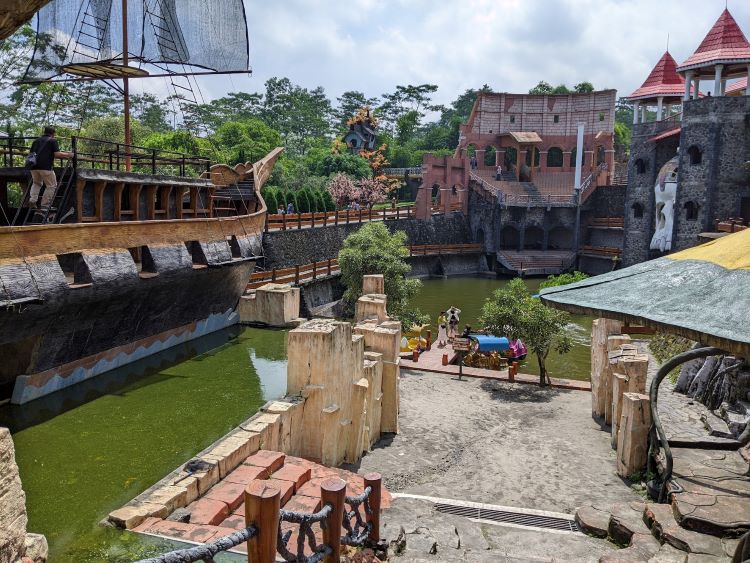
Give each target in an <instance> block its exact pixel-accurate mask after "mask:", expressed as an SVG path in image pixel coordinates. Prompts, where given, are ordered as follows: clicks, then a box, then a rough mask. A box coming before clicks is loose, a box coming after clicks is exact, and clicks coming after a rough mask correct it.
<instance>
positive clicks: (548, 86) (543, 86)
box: [529, 80, 554, 94]
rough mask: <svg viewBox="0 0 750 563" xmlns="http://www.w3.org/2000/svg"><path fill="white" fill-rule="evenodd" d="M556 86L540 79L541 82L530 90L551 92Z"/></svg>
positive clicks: (531, 91)
mask: <svg viewBox="0 0 750 563" xmlns="http://www.w3.org/2000/svg"><path fill="white" fill-rule="evenodd" d="M552 92H554V88H553V87H552V85H551V84H550V83H549V82H545V81H544V80H540V81H539V83H538V84H537V85H536V86H534V87H533V88H532V89H530V90H529V94H551V93H552Z"/></svg>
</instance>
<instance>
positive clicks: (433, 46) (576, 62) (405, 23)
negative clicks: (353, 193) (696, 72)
mask: <svg viewBox="0 0 750 563" xmlns="http://www.w3.org/2000/svg"><path fill="white" fill-rule="evenodd" d="M213 1H218V0H213ZM244 1H245V9H246V13H247V19H248V26H249V36H250V60H251V66H252V68H253V75H252V76H251V77H246V76H244V75H236V76H232V77H231V78H230V77H211V78H201V79H199V82H200V86H201V90H202V91H203V94H204V97H206V98H214V97H218V96H221V95H223V94H225V93H227V92H230V91H238V90H241V91H263V84H264V82H265V80H266V79H268V78H270V77H272V76H287V77H289V78H290V79H291V80H292V81H293V82H295V83H297V84H301V85H303V86H305V87H309V88H312V87H315V86H318V85H320V86H323V87H324V88H325V90H326V93H327V94H328V95H329V97H331V98H332V99H335V97H336V96H338V95H340V94H341V93H342V92H344V91H345V90H361V91H363V92H365V94H367V95H368V96H379V95H380V94H382V93H384V92H390V91H392V90H393V89H394V88H395V86H396V85H397V84H409V83H411V84H420V83H425V82H430V83H434V84H437V85H438V86H439V90H438V92H437V94H436V96H435V101H436V102H439V103H448V102H450V101H451V100H453V99H455V98H456V97H457V95H458V94H459V93H461V92H463V91H464V90H465V89H466V88H470V87H480V86H481V85H482V84H484V83H487V84H489V85H490V86H491V87H492V88H493V89H495V90H496V91H507V92H526V91H527V90H528V89H529V88H531V87H532V86H534V85H535V84H536V83H537V82H538V81H539V80H542V79H544V80H547V81H548V82H550V83H552V84H559V83H566V84H568V85H569V86H572V85H573V84H575V83H577V82H580V81H583V80H589V81H590V82H592V83H593V84H594V86H596V87H597V88H616V89H617V90H618V91H619V93H620V95H627V94H629V93H630V92H632V91H633V90H634V89H636V88H637V87H638V86H640V84H641V83H642V82H643V80H644V79H645V78H646V76H647V75H648V72H649V71H650V70H651V68H652V67H653V65H654V64H655V63H656V62H657V61H658V59H659V58H660V57H661V55H662V54H663V52H664V50H665V48H666V44H667V35H668V34H669V36H670V39H669V47H670V51H671V53H672V54H673V56H674V57H675V58H676V59H677V62H678V63H679V62H681V61H683V60H684V59H686V58H687V57H688V56H689V55H690V54H692V52H693V51H694V50H695V48H696V47H697V46H698V44H699V43H700V41H701V40H702V39H703V37H704V35H705V34H706V33H707V31H708V30H709V29H710V27H711V26H712V25H713V23H714V22H715V21H716V19H717V18H718V17H719V15H720V14H721V12H722V10H723V9H724V4H725V0H461V1H457V0H430V1H428V0H379V1H377V0H347V1H341V0H338V1H334V0H277V1H276V2H269V1H268V0H244ZM729 9H730V10H731V12H732V13H733V15H734V16H735V18H736V19H737V21H738V23H739V24H740V27H742V29H743V31H744V32H745V35H747V36H750V2H748V1H747V0H729ZM710 86H711V85H710V84H709V83H704V88H705V89H706V90H710Z"/></svg>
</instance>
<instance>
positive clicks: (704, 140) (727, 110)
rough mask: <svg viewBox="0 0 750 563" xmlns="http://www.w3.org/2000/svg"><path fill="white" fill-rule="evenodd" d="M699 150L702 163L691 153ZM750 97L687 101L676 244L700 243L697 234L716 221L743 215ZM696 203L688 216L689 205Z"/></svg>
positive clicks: (749, 189)
mask: <svg viewBox="0 0 750 563" xmlns="http://www.w3.org/2000/svg"><path fill="white" fill-rule="evenodd" d="M695 149H697V150H698V151H700V153H701V157H700V162H699V163H693V162H691V154H690V152H694V151H695ZM749 160H750V97H748V96H738V97H717V98H704V99H702V100H693V101H689V102H687V103H685V106H684V111H683V114H682V132H681V135H680V169H679V184H678V189H677V202H676V204H675V209H676V213H675V230H674V236H673V239H672V240H673V246H672V248H673V249H675V250H681V249H684V248H688V247H690V246H695V245H696V244H698V235H699V234H700V233H701V232H704V231H713V230H715V223H716V222H717V221H723V220H726V219H728V218H730V217H737V216H739V215H740V206H741V201H742V198H750V171H748V170H747V169H746V168H745V163H746V162H747V161H749ZM689 202H693V203H694V204H697V206H698V214H697V217H696V218H694V219H691V218H689V216H688V213H687V211H688V210H687V208H686V204H688V203H689Z"/></svg>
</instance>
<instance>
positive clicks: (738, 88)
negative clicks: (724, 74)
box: [725, 76, 747, 96]
mask: <svg viewBox="0 0 750 563" xmlns="http://www.w3.org/2000/svg"><path fill="white" fill-rule="evenodd" d="M745 90H747V76H746V77H745V78H740V79H739V80H738V81H737V82H735V83H734V84H732V85H731V86H727V89H726V92H725V94H727V95H728V96H729V95H732V94H734V93H735V92H739V95H740V96H741V95H743V94H744V93H745Z"/></svg>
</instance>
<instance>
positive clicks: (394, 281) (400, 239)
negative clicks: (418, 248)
mask: <svg viewBox="0 0 750 563" xmlns="http://www.w3.org/2000/svg"><path fill="white" fill-rule="evenodd" d="M407 256H409V250H408V249H407V248H406V233H405V232H403V231H396V232H395V233H393V234H391V233H390V232H389V231H388V229H387V228H386V226H385V225H384V224H383V223H379V222H378V223H367V224H365V225H364V226H363V227H362V228H360V229H359V230H357V231H355V232H354V233H352V234H351V235H349V236H348V237H346V239H345V240H344V245H343V247H342V249H341V251H340V252H339V267H340V268H341V281H342V283H343V284H344V287H345V288H346V290H345V291H344V305H345V309H346V311H347V313H348V314H349V315H351V314H353V312H354V304H355V303H356V302H357V299H359V297H360V296H361V294H362V276H364V275H367V274H382V275H383V278H384V282H385V294H386V296H387V297H388V305H387V306H388V313H389V314H391V315H393V316H395V317H397V318H401V317H402V316H407V312H408V311H409V309H410V307H409V301H410V300H411V299H412V298H413V297H414V296H415V295H416V294H417V293H419V290H420V288H421V287H422V282H420V281H419V280H418V279H414V278H407V277H406V276H407V275H408V274H409V272H411V266H409V264H407V262H406V257H407Z"/></svg>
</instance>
